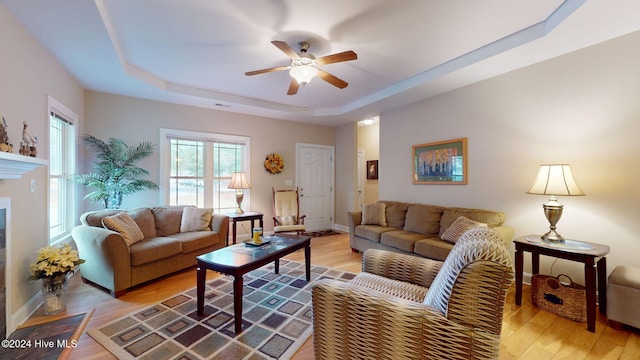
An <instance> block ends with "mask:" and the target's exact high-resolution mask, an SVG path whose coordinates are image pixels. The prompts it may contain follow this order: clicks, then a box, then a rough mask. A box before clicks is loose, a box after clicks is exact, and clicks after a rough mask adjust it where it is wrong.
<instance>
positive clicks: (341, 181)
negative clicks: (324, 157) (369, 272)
mask: <svg viewBox="0 0 640 360" xmlns="http://www.w3.org/2000/svg"><path fill="white" fill-rule="evenodd" d="M356 134H357V129H356V124H355V123H351V124H347V125H343V126H340V127H338V128H336V196H335V221H334V222H335V224H336V227H337V228H339V229H342V230H344V231H348V228H347V211H353V210H356V209H357V207H358V201H357V196H356V179H357V173H356Z"/></svg>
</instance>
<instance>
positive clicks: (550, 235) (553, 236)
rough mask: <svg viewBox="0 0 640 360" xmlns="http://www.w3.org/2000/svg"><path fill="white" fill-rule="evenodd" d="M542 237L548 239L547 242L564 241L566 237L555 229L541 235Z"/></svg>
mask: <svg viewBox="0 0 640 360" xmlns="http://www.w3.org/2000/svg"><path fill="white" fill-rule="evenodd" d="M540 238H541V239H542V241H546V242H552V243H558V242H564V237H562V235H560V234H558V233H557V232H556V231H555V229H554V230H549V231H547V233H546V234H544V235H542V236H540Z"/></svg>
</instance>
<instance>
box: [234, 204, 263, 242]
mask: <svg viewBox="0 0 640 360" xmlns="http://www.w3.org/2000/svg"><path fill="white" fill-rule="evenodd" d="M225 215H227V216H228V217H229V221H231V231H232V236H233V238H232V240H233V243H234V244H235V243H236V223H237V222H238V221H251V230H252V231H253V228H254V227H255V226H254V225H255V221H256V220H259V221H260V227H264V226H263V220H262V216H263V214H262V213H259V212H255V211H245V212H243V213H242V214H238V213H230V214H225ZM252 235H253V234H252ZM227 246H229V232H227Z"/></svg>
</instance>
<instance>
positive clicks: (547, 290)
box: [531, 274, 587, 322]
mask: <svg viewBox="0 0 640 360" xmlns="http://www.w3.org/2000/svg"><path fill="white" fill-rule="evenodd" d="M561 277H565V278H567V279H568V281H569V284H563V283H561V282H560V278H561ZM531 302H532V303H533V305H535V306H537V307H539V308H540V309H543V310H546V311H548V312H550V313H553V314H556V315H559V316H562V317H565V318H567V319H569V320H574V321H579V322H586V321H587V302H586V288H585V287H584V286H582V285H580V284H576V283H574V282H573V281H572V280H571V278H570V277H569V276H567V275H564V274H560V275H558V276H556V277H554V276H548V275H539V274H536V275H533V276H532V277H531Z"/></svg>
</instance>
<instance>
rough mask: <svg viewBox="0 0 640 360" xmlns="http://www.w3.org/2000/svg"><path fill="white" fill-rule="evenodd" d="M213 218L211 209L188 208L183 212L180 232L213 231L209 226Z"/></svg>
mask: <svg viewBox="0 0 640 360" xmlns="http://www.w3.org/2000/svg"><path fill="white" fill-rule="evenodd" d="M211 216H213V209H211V208H196V207H191V206H187V207H185V208H184V209H183V210H182V219H181V220H180V232H190V231H207V230H211V227H210V226H209V224H210V223H211Z"/></svg>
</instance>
